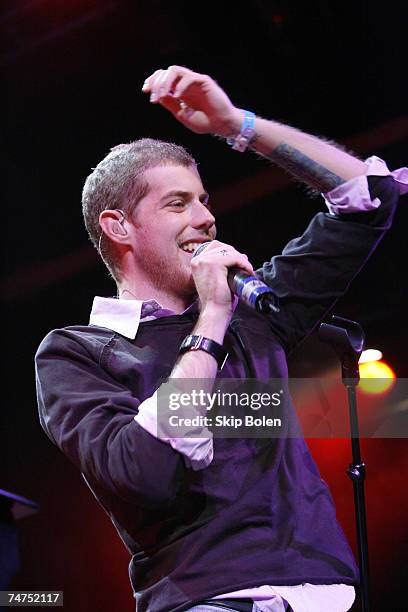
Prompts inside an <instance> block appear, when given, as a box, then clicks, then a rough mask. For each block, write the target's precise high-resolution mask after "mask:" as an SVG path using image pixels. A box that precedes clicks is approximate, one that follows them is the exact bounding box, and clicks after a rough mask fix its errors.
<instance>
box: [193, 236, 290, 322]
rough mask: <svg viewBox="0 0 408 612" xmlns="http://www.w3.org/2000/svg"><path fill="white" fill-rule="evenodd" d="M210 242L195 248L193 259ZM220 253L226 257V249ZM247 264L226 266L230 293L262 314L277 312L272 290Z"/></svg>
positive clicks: (277, 305)
mask: <svg viewBox="0 0 408 612" xmlns="http://www.w3.org/2000/svg"><path fill="white" fill-rule="evenodd" d="M210 244H212V243H211V242H204V243H203V244H201V245H200V246H199V247H197V248H196V250H195V251H194V254H193V258H194V257H197V256H198V255H200V254H201V253H202V252H203V251H204V250H205V249H206V248H207V247H208V246H209V245H210ZM220 253H222V254H224V255H225V256H227V255H228V251H227V249H222V250H221V251H220ZM242 257H244V256H242ZM249 270H252V266H251V265H250V264H249V262H244V265H243V266H242V267H235V266H234V267H229V266H228V276H227V281H228V286H229V288H230V290H231V292H232V293H233V294H234V295H235V296H236V297H237V298H238V299H239V300H240V301H242V302H244V303H245V304H247V305H248V306H250V307H251V308H254V309H255V310H258V312H262V313H263V314H269V313H271V312H279V299H278V297H277V296H276V294H275V293H274V292H273V291H272V289H271V288H270V287H269V286H268V285H266V284H265V283H264V282H263V281H261V280H259V278H258V277H257V276H256V275H255V273H254V272H253V270H252V272H249Z"/></svg>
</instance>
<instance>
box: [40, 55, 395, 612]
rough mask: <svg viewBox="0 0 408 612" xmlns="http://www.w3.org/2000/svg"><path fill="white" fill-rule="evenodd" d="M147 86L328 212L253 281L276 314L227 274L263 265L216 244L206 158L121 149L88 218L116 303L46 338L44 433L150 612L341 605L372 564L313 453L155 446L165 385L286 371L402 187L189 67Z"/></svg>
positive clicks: (155, 144)
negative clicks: (360, 563)
mask: <svg viewBox="0 0 408 612" xmlns="http://www.w3.org/2000/svg"><path fill="white" fill-rule="evenodd" d="M143 92H145V93H146V94H148V95H149V96H150V101H151V103H153V104H160V105H161V106H163V107H164V108H166V109H167V110H169V111H170V112H171V113H172V114H173V116H174V117H175V118H176V119H177V120H178V121H179V122H180V123H181V124H183V125H184V126H185V127H186V128H188V129H190V130H193V131H194V132H196V133H200V134H214V135H217V136H219V137H221V138H223V139H225V140H226V143H225V144H224V145H221V144H220V143H219V142H218V143H216V144H215V145H214V146H228V145H229V146H231V147H232V148H233V149H235V151H232V152H231V155H232V156H233V155H240V154H242V153H244V151H245V150H246V149H252V150H253V151H255V152H257V153H259V154H261V155H262V156H264V157H267V158H269V159H270V160H271V161H272V162H275V163H277V164H279V165H280V166H281V167H283V168H284V169H286V170H287V171H288V172H290V173H291V174H292V175H293V176H294V177H295V178H296V179H297V180H300V181H302V182H304V183H305V184H306V185H308V186H309V187H310V188H312V189H313V190H314V191H316V190H317V191H319V192H321V193H323V194H325V199H326V203H327V206H328V209H329V210H328V211H326V212H320V213H318V214H317V215H316V216H315V217H314V218H313V219H312V221H311V223H310V225H309V226H308V228H307V229H306V230H305V232H304V234H303V235H302V236H301V237H299V238H296V239H294V240H292V241H291V242H290V243H289V244H288V245H287V246H286V247H285V249H284V250H283V252H282V254H280V255H277V256H275V257H273V258H272V259H271V261H269V262H267V263H265V264H264V265H263V267H262V268H260V269H259V270H257V271H256V275H257V276H258V277H259V279H261V280H262V281H263V282H264V283H266V284H267V285H269V286H270V287H271V288H272V289H273V291H274V293H275V294H276V295H277V296H278V297H279V300H280V310H279V312H271V313H270V314H268V315H264V314H260V313H258V312H256V311H255V310H253V309H251V308H249V307H248V306H247V305H245V304H243V303H242V302H239V303H238V305H237V299H236V298H235V297H234V295H233V294H232V292H231V290H230V288H229V285H228V282H227V274H228V270H229V269H230V268H231V267H238V268H240V269H242V270H243V271H244V272H247V273H249V274H254V270H253V268H252V266H251V264H250V262H249V260H248V258H247V256H246V255H244V254H242V253H239V252H238V251H237V250H236V249H235V248H234V247H233V246H231V245H228V244H224V243H222V242H219V241H218V240H216V238H215V236H216V229H215V219H214V216H213V214H212V212H211V209H210V206H209V195H208V193H207V192H206V190H205V188H204V187H203V184H202V182H201V178H200V175H199V172H198V170H197V165H196V162H195V161H194V159H193V158H192V157H191V155H190V154H189V153H187V151H186V150H185V149H183V148H182V147H180V146H177V145H174V144H171V143H167V142H162V141H157V140H151V139H141V140H137V141H135V142H131V143H130V144H123V145H119V146H117V147H115V148H114V149H112V150H111V152H110V153H109V154H108V155H107V156H106V157H105V159H103V160H102V161H101V162H100V163H99V164H98V166H97V167H96V168H95V169H94V171H93V172H92V174H90V176H89V177H88V178H87V180H86V183H85V186H84V190H83V212H84V219H85V224H86V227H87V230H88V232H89V235H90V237H91V240H92V241H93V243H94V245H95V246H96V248H97V249H98V251H99V253H100V255H101V257H102V259H103V260H104V262H105V264H106V265H107V267H108V268H109V270H110V272H111V274H112V276H113V278H114V279H115V282H116V285H117V296H118V297H117V298H101V297H96V298H95V300H94V304H93V309H92V313H91V317H90V324H89V325H87V326H72V327H66V328H64V329H58V330H54V331H52V332H51V333H50V334H48V335H47V336H46V338H45V339H44V340H43V342H42V343H41V346H40V348H39V350H38V353H37V355H36V368H37V389H38V402H39V410H40V418H41V423H42V426H43V427H44V429H45V431H46V433H47V435H48V436H49V437H50V439H51V440H52V441H53V442H54V443H55V444H56V445H57V446H58V447H59V448H60V449H61V450H62V452H63V453H65V454H66V455H67V457H69V459H70V460H71V461H73V462H74V464H75V465H76V466H77V467H78V468H79V470H80V471H81V472H82V474H83V476H84V478H85V479H86V482H87V484H88V485H89V487H90V488H91V489H92V491H93V492H94V494H95V496H96V497H97V499H98V500H99V502H100V504H101V505H102V506H103V508H104V509H105V510H106V512H107V513H108V514H109V516H110V518H111V520H112V521H113V523H114V525H115V527H116V529H117V530H118V532H119V534H120V536H121V538H122V540H123V542H124V543H125V545H126V547H127V548H128V550H129V551H130V552H131V554H132V555H133V557H132V560H131V564H130V578H131V582H132V587H133V590H134V593H135V598H136V601H137V609H138V611H139V612H144V611H149V612H181V611H183V610H194V611H197V612H198V611H205V610H208V611H209V612H210V611H212V612H215V611H216V610H224V611H225V610H226V609H230V610H248V611H250V610H252V611H253V612H256V611H263V612H277V611H283V610H294V611H295V612H310V611H311V610H313V612H344V611H346V610H349V609H350V607H351V606H352V603H353V601H354V588H353V585H356V584H357V583H358V570H357V568H356V565H355V561H354V559H353V555H352V553H351V551H350V548H349V546H348V544H347V542H346V540H345V537H344V534H343V532H342V530H341V528H340V526H339V524H338V523H337V521H336V517H335V509H334V505H333V501H332V498H331V495H330V493H329V491H328V489H327V486H326V484H325V483H324V482H323V481H322V480H321V478H320V476H319V473H318V470H317V468H316V465H315V463H314V461H313V459H312V457H311V455H310V453H309V451H308V448H307V446H306V444H305V442H304V440H303V439H302V438H301V437H286V436H282V437H279V438H274V439H267V440H265V439H262V440H261V439H246V438H231V439H223V438H219V437H215V436H214V437H212V436H211V435H207V436H200V435H199V432H197V428H196V427H192V428H191V431H190V432H189V431H187V432H186V433H185V435H184V437H181V438H176V437H174V438H172V437H171V436H169V437H166V436H158V430H157V392H158V391H160V387H161V385H162V384H163V381H166V380H168V381H172V380H177V379H205V380H206V381H210V382H211V381H215V380H216V379H219V378H236V379H247V378H251V379H259V380H267V379H272V378H274V379H276V378H283V379H284V378H287V366H286V357H287V355H288V354H289V353H290V352H291V351H292V350H293V349H294V348H295V347H296V346H297V345H298V343H299V342H300V341H301V340H303V339H304V338H305V337H306V336H307V335H308V334H309V333H310V332H311V331H312V329H313V328H314V327H315V326H316V325H317V324H318V322H319V321H320V320H321V319H322V317H323V316H324V315H325V314H326V313H327V312H328V310H329V309H330V308H331V307H332V306H333V304H334V303H335V301H336V300H337V299H338V298H339V297H340V296H341V295H343V293H344V292H345V291H346V289H347V287H348V285H349V283H350V281H351V280H352V279H353V277H354V276H355V275H356V273H357V272H358V271H359V270H360V269H361V267H362V266H363V265H364V264H365V262H366V261H367V259H368V257H369V256H370V254H371V253H372V252H373V250H374V249H375V248H376V246H377V245H378V243H379V242H380V240H381V238H382V237H383V235H384V233H385V232H386V231H387V230H388V229H389V228H390V225H391V221H392V217H393V213H394V209H395V206H396V201H397V197H398V193H399V183H398V181H397V180H396V178H395V176H393V175H392V174H390V173H389V171H388V170H387V168H386V166H385V164H384V163H383V162H381V160H379V159H378V158H376V157H373V158H370V159H369V160H367V162H366V163H365V162H363V161H361V160H359V159H357V158H356V157H353V156H352V155H349V154H348V153H346V152H344V151H342V150H340V149H339V148H337V147H336V146H334V145H332V144H329V143H328V142H326V141H324V140H320V139H318V138H316V137H313V136H310V135H307V134H304V133H302V132H300V131H299V130H296V129H294V128H291V127H288V126H285V125H281V124H278V123H276V122H274V121H268V120H265V119H261V118H259V117H256V116H255V115H254V114H253V113H252V112H250V111H244V110H241V109H238V108H236V107H235V106H234V105H233V104H232V102H231V101H230V99H229V98H228V96H227V95H226V94H225V92H224V91H223V90H222V89H221V88H220V87H219V85H218V84H217V83H216V82H215V81H214V80H213V79H211V78H210V77H209V76H206V75H202V74H198V73H195V72H193V71H191V70H189V69H187V68H184V67H180V66H171V67H170V68H168V69H166V70H157V71H156V72H155V73H154V74H152V75H151V76H150V77H149V78H148V79H147V80H146V81H145V83H144V85H143ZM279 212H280V214H282V212H281V211H279ZM259 223H265V220H264V219H259ZM271 231H273V227H272V228H271ZM204 242H209V243H210V244H209V245H208V246H207V247H206V248H205V249H203V250H202V252H200V253H199V254H198V255H197V256H195V257H193V253H194V251H195V249H196V248H197V247H199V246H200V245H201V244H202V243H204ZM192 337H194V338H192ZM221 368H222V369H221Z"/></svg>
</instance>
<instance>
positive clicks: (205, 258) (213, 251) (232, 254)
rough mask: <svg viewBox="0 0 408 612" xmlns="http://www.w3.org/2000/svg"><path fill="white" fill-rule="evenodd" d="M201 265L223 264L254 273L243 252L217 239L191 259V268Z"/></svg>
mask: <svg viewBox="0 0 408 612" xmlns="http://www.w3.org/2000/svg"><path fill="white" fill-rule="evenodd" d="M203 265H213V266H214V267H219V266H220V265H221V266H224V267H225V268H234V267H236V268H240V269H241V270H244V271H245V272H247V273H248V274H253V275H254V274H255V271H254V269H253V267H252V265H251V263H250V262H249V260H248V257H247V256H246V255H245V254H244V253H240V252H239V251H237V250H236V249H234V247H232V246H231V245H229V244H224V243H223V242H220V241H219V240H213V241H212V242H211V244H209V245H208V247H206V248H205V249H204V250H203V251H202V252H201V253H200V254H199V255H197V256H196V257H193V258H192V260H191V267H192V269H193V270H194V269H198V268H199V267H201V266H203Z"/></svg>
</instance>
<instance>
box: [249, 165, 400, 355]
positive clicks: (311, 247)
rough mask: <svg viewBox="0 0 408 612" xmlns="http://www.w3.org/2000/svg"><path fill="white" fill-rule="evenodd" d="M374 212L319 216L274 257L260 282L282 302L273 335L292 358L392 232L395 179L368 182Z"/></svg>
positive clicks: (396, 193)
mask: <svg viewBox="0 0 408 612" xmlns="http://www.w3.org/2000/svg"><path fill="white" fill-rule="evenodd" d="M365 180H366V181H367V184H368V189H369V193H370V198H371V199H372V200H375V199H377V198H378V200H379V201H380V203H381V204H380V205H379V206H378V207H377V208H375V209H374V210H370V211H365V212H354V213H348V214H329V213H318V214H317V215H316V216H315V217H314V218H313V219H312V221H311V223H310V224H309V226H308V227H307V229H306V231H305V232H304V233H303V235H302V236H300V237H299V238H295V239H294V240H291V241H290V242H289V243H288V244H287V245H286V247H285V248H284V249H283V251H282V254H281V255H277V256H276V257H273V258H272V260H271V261H269V262H266V263H265V264H264V265H263V267H262V268H260V269H259V270H257V274H258V276H259V277H260V278H261V279H262V280H263V281H264V282H265V283H266V284H268V285H269V286H270V287H271V288H272V289H273V290H274V291H275V292H276V294H277V296H278V297H279V299H280V305H281V309H280V312H279V313H277V314H274V315H270V322H271V327H272V329H273V332H274V333H275V335H276V336H277V338H278V339H279V341H280V342H281V344H282V346H283V347H284V349H285V351H286V353H287V354H289V353H290V352H291V351H292V350H293V348H295V347H296V346H297V345H298V344H299V342H301V341H302V340H303V339H304V338H305V337H306V336H307V335H308V334H309V333H310V332H311V331H312V330H313V329H314V327H315V326H316V325H317V324H318V323H319V321H321V319H322V318H323V317H324V316H325V315H326V314H327V313H328V311H329V310H330V309H331V308H332V307H333V306H334V304H335V303H336V301H337V300H338V299H339V297H341V296H342V295H343V294H344V293H345V291H346V290H347V288H348V286H349V284H350V282H351V281H352V279H353V278H354V277H355V276H356V274H357V273H358V272H359V271H360V270H361V268H362V267H363V266H364V264H365V263H366V261H367V260H368V258H369V257H370V255H371V254H372V253H373V251H374V250H375V249H376V247H377V246H378V244H379V242H380V241H381V239H382V238H383V236H384V235H385V233H386V231H387V230H388V229H389V228H390V227H391V224H392V219H393V215H394V212H395V209H396V204H397V201H398V196H399V189H398V186H397V185H396V183H395V181H394V179H393V177H391V176H384V177H379V176H369V177H365Z"/></svg>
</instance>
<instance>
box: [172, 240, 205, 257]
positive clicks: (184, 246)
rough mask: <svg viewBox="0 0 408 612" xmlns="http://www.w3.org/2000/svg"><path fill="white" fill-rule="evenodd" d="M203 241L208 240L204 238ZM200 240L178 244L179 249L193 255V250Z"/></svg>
mask: <svg viewBox="0 0 408 612" xmlns="http://www.w3.org/2000/svg"><path fill="white" fill-rule="evenodd" d="M204 242H208V240H205V241H204ZM202 244H203V243H202V242H184V244H180V247H179V248H180V249H181V250H182V251H184V252H185V253H188V254H189V255H193V253H194V251H195V250H196V249H197V248H198V247H199V246H201V245H202Z"/></svg>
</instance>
